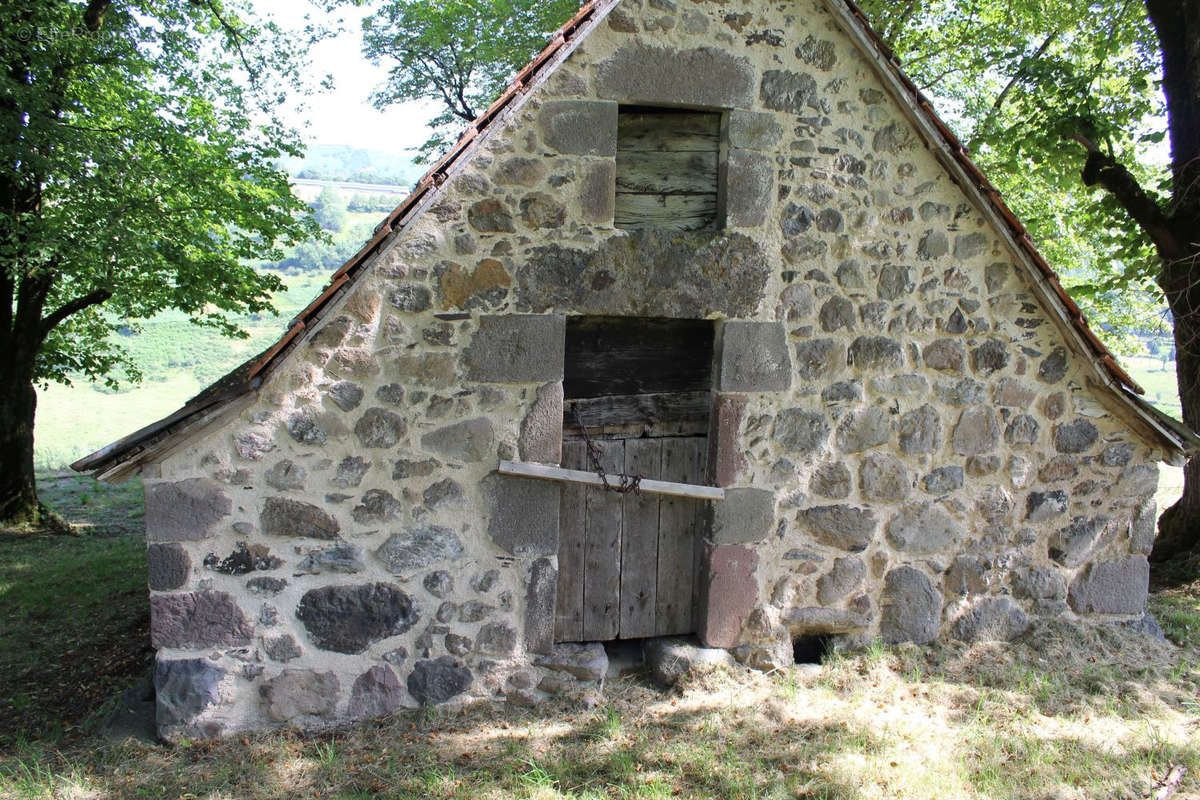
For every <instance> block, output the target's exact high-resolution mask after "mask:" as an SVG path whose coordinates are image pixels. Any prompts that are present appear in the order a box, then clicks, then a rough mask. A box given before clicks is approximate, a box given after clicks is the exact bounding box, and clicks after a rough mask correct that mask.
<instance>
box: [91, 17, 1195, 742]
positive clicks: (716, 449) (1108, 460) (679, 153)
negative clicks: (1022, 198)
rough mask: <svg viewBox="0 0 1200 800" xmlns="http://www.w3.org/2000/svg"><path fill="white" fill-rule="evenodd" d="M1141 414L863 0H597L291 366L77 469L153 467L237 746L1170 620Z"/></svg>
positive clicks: (218, 727) (243, 374)
mask: <svg viewBox="0 0 1200 800" xmlns="http://www.w3.org/2000/svg"><path fill="white" fill-rule="evenodd" d="M1138 391H1139V390H1137V388H1136V386H1135V384H1134V383H1133V381H1132V380H1131V379H1130V378H1129V376H1128V375H1126V374H1125V373H1124V372H1123V371H1122V370H1121V369H1120V367H1119V366H1118V365H1117V363H1116V362H1115V361H1114V359H1113V358H1112V356H1111V355H1110V354H1109V353H1108V352H1107V351H1106V350H1105V348H1104V346H1103V345H1102V344H1101V343H1100V341H1099V340H1098V339H1097V338H1096V337H1095V335H1094V334H1093V333H1092V332H1091V331H1090V330H1089V329H1088V327H1087V325H1086V323H1085V322H1084V320H1083V318H1082V316H1081V315H1080V313H1079V309H1078V307H1077V306H1076V305H1075V304H1074V303H1073V302H1072V301H1071V300H1070V298H1069V297H1068V296H1067V295H1066V293H1065V292H1064V291H1063V289H1062V288H1061V286H1060V284H1059V283H1058V280H1057V278H1056V277H1055V274H1054V272H1053V270H1052V269H1051V268H1050V267H1049V266H1048V265H1047V264H1046V262H1045V261H1044V259H1042V258H1041V256H1039V255H1038V253H1037V251H1036V249H1035V248H1034V246H1033V244H1032V242H1031V240H1030V238H1029V237H1028V236H1027V235H1026V234H1025V232H1024V229H1023V228H1022V227H1021V224H1020V222H1019V221H1018V220H1017V219H1016V218H1015V217H1013V215H1012V213H1011V212H1010V211H1009V210H1008V209H1007V208H1006V207H1005V206H1004V204H1003V202H1002V201H1001V200H1000V198H999V196H998V194H997V193H996V192H995V190H994V189H992V187H991V186H990V185H989V184H988V182H987V180H986V179H985V178H984V176H983V175H982V174H980V173H979V171H978V169H977V168H975V167H974V165H973V164H972V163H971V162H970V160H969V159H968V158H967V157H966V155H965V153H964V151H963V149H962V147H961V145H959V144H958V142H957V141H956V140H955V139H954V137H953V135H952V134H951V133H950V131H949V130H948V129H947V128H946V127H945V126H944V125H943V124H942V123H941V122H940V121H939V120H938V119H937V118H936V116H935V115H934V114H933V112H932V110H931V108H930V105H929V103H928V102H927V101H926V100H925V99H924V98H922V97H921V96H920V94H919V93H918V92H917V90H916V88H915V87H914V86H913V85H912V83H911V82H910V81H908V80H907V79H906V78H905V77H904V75H903V74H902V73H901V72H900V70H899V69H898V67H897V65H896V64H895V62H894V60H893V59H892V57H891V56H890V54H889V52H888V50H887V48H886V47H885V46H884V45H883V44H882V43H881V42H880V41H879V39H878V38H877V37H876V36H875V35H874V34H873V33H872V32H871V30H870V28H869V26H868V25H867V24H866V22H865V20H864V19H863V18H862V16H861V14H860V13H859V12H858V11H857V9H856V8H855V7H854V6H853V5H852V4H851V3H850V2H848V0H780V2H776V3H751V2H749V1H748V0H720V1H718V0H689V1H688V2H682V1H678V2H677V1H676V0H620V1H619V2H615V1H614V0H593V2H590V3H588V4H587V5H585V6H584V7H583V8H582V9H581V10H580V12H579V14H578V15H577V16H576V17H575V18H574V19H573V20H571V21H570V22H569V23H568V24H567V25H566V26H565V27H564V28H563V29H562V30H561V31H560V33H559V35H557V36H556V37H555V39H554V40H553V41H552V43H551V45H550V46H549V47H548V48H547V50H546V51H545V52H543V53H542V54H541V55H540V56H539V57H538V58H537V59H535V61H534V62H533V63H531V64H530V65H529V67H527V68H526V69H525V70H524V71H523V72H522V73H520V74H519V75H518V76H517V77H516V79H515V80H514V82H513V83H512V85H511V86H510V87H509V89H508V91H506V92H505V94H504V95H503V96H502V97H501V98H500V99H499V100H498V101H497V102H496V104H495V105H494V106H493V107H492V108H490V109H489V110H488V111H487V113H486V114H485V115H484V116H483V117H481V118H480V120H479V121H477V123H476V124H475V125H473V126H471V128H469V129H468V131H467V132H466V133H465V134H464V135H463V137H462V139H461V140H460V141H459V143H458V145H457V146H456V147H455V148H454V150H453V151H452V152H451V153H450V154H449V155H448V156H447V157H446V158H445V159H444V160H443V161H442V162H441V163H440V164H438V165H437V166H436V167H435V168H434V169H433V170H431V172H430V173H429V175H427V176H426V178H425V179H424V180H423V181H422V182H421V184H420V185H419V187H418V188H417V190H416V191H415V192H414V194H413V196H412V197H410V198H409V200H408V201H406V203H405V204H404V205H402V206H401V207H400V208H398V209H397V210H396V211H395V212H393V213H392V214H391V215H389V216H388V217H387V219H385V220H384V221H383V222H382V223H381V225H380V226H379V228H378V229H377V232H376V235H375V236H374V238H373V239H372V240H371V241H370V242H368V243H367V244H366V246H365V247H364V248H363V250H362V251H361V252H360V253H359V254H358V255H356V256H355V257H354V258H353V259H352V260H351V261H350V262H349V263H348V264H347V265H346V266H345V267H343V268H342V269H341V270H339V271H338V272H337V273H336V274H335V275H334V276H333V279H332V282H331V284H330V286H329V289H328V290H327V291H326V292H325V293H324V294H322V296H321V297H319V298H318V299H317V300H316V301H315V302H314V303H313V304H312V305H311V306H310V307H309V308H308V309H307V310H305V312H303V313H302V314H301V315H300V317H299V318H297V319H296V320H295V321H294V322H293V324H292V325H291V327H290V329H289V331H288V332H287V334H286V335H285V336H284V337H283V339H282V340H281V341H280V342H279V343H278V344H276V345H275V346H274V347H272V348H271V349H270V350H268V351H267V352H266V353H263V354H262V355H260V356H259V357H257V358H255V359H254V360H252V361H250V362H248V363H247V364H245V365H244V366H243V367H241V368H240V369H238V370H236V371H235V372H234V373H232V374H231V375H229V376H227V377H226V378H225V379H223V380H222V381H220V382H219V383H217V384H216V385H215V386H213V387H212V388H210V389H209V390H207V391H206V392H204V393H203V394H201V395H200V396H198V397H197V398H195V399H194V400H192V401H191V402H190V403H189V404H188V405H187V406H186V407H185V408H183V409H182V410H181V411H179V412H177V413H176V414H174V415H172V416H171V417H168V418H167V419H165V420H162V421H160V422H158V423H155V424H153V425H150V426H149V427H147V428H145V429H143V430H142V431H139V432H138V433H135V434H133V435H131V436H130V437H128V438H126V439H124V440H121V441H119V442H116V443H114V444H113V445H111V446H109V447H108V448H105V450H103V451H101V452H99V453H96V454H94V455H92V456H89V457H87V458H85V459H83V460H82V461H80V462H79V463H78V464H77V465H76V468H77V469H80V470H87V471H91V472H94V473H95V474H97V475H98V476H99V477H100V478H102V479H106V480H120V479H123V478H125V477H128V476H131V475H133V474H139V473H140V474H141V475H142V477H143V479H144V481H145V492H146V528H147V537H148V539H149V555H150V560H149V563H150V577H149V581H150V590H151V608H152V621H151V628H152V631H151V633H152V638H153V644H154V646H155V647H156V648H157V650H158V661H157V669H156V684H157V688H158V714H159V725H160V730H161V731H162V733H163V734H164V735H165V736H168V737H170V736H180V735H187V736H196V735H219V734H226V733H230V732H233V731H237V730H242V729H248V728H257V727H262V726H267V725H273V724H290V725H297V726H304V727H317V726H323V725H329V724H332V723H334V722H337V721H341V720H345V719H349V718H359V717H367V716H372V715H378V714H383V713H386V712H389V711H392V710H394V709H396V708H398V707H401V706H412V705H418V704H422V703H444V702H462V701H465V700H468V699H472V698H497V699H499V698H505V699H507V700H508V701H509V702H514V703H523V704H528V703H534V702H537V701H538V700H540V699H541V698H543V697H545V696H546V695H548V694H556V693H563V692H571V691H577V690H578V689H579V687H580V686H581V685H583V684H585V683H586V681H588V680H590V679H594V678H596V677H597V673H598V671H599V669H600V668H601V667H602V666H603V662H602V660H603V648H602V647H601V646H600V645H598V644H595V643H597V642H606V641H612V640H617V639H646V638H651V637H659V636H666V635H676V634H679V635H686V634H695V635H696V636H697V637H698V638H699V639H700V640H701V641H702V642H703V643H705V644H707V645H710V646H713V647H718V648H726V649H729V650H731V651H732V652H733V654H734V655H735V656H736V657H737V658H738V659H740V660H742V661H744V662H746V663H749V664H751V665H755V666H770V665H777V664H781V663H787V662H790V661H791V659H792V655H793V646H794V645H796V644H800V645H804V646H807V645H808V644H811V643H812V641H813V637H839V638H840V639H841V640H843V641H847V642H851V643H853V642H865V641H869V640H871V639H873V638H875V637H880V638H882V639H883V640H884V641H887V642H904V641H913V642H929V641H931V640H933V639H935V638H936V637H939V636H950V637H957V638H961V639H965V640H976V639H980V638H998V639H1007V638H1012V637H1014V636H1017V635H1019V634H1020V633H1022V632H1023V631H1024V630H1025V629H1026V628H1027V627H1028V626H1029V624H1030V621H1031V619H1032V618H1034V617H1049V616H1061V617H1067V618H1076V617H1078V618H1085V617H1095V618H1102V619H1112V620H1129V621H1136V620H1140V619H1141V617H1142V615H1143V613H1144V605H1145V598H1146V587H1147V575H1148V566H1147V560H1146V555H1147V553H1149V551H1150V548H1151V543H1152V540H1153V538H1154V535H1155V518H1156V509H1155V504H1154V501H1153V499H1152V496H1153V494H1154V491H1155V487H1156V484H1157V476H1158V472H1157V463H1156V462H1158V461H1160V460H1168V461H1176V462H1177V461H1179V460H1180V459H1181V458H1182V457H1183V456H1184V454H1185V453H1186V452H1188V450H1189V449H1190V448H1192V447H1193V446H1194V444H1195V436H1194V435H1193V434H1192V433H1190V432H1189V431H1186V430H1184V429H1182V428H1181V427H1180V426H1179V425H1178V424H1176V423H1174V422H1172V421H1171V420H1169V419H1168V418H1165V417H1163V416H1162V415H1161V414H1159V413H1157V412H1155V411H1154V410H1153V409H1152V408H1151V407H1150V406H1149V405H1147V404H1146V403H1145V402H1143V401H1142V400H1141V399H1139V397H1138ZM589 442H590V445H589ZM502 462H504V464H503V466H504V469H501V466H502ZM508 462H514V463H508ZM596 462H599V465H597V463H596ZM536 464H540V465H543V467H541V468H540V471H541V472H543V473H546V477H542V478H536V477H529V476H527V475H525V474H520V473H521V472H522V470H524V471H525V472H530V471H537V470H535V469H534V468H531V467H529V466H528V465H536ZM597 466H599V467H600V468H602V469H603V471H604V473H605V474H606V475H607V476H608V478H607V480H608V481H609V482H610V483H611V484H612V485H613V486H614V487H615V486H618V485H619V484H621V483H622V481H624V482H625V483H628V482H629V481H628V479H622V478H621V477H620V475H621V474H622V473H628V474H630V475H637V476H640V477H641V478H642V479H644V480H643V484H642V491H640V492H631V493H625V494H620V493H616V492H607V491H605V490H604V489H602V488H596V487H595V486H588V485H587V484H586V483H581V482H579V481H581V480H584V479H585V478H587V477H589V476H595V475H596V473H597ZM572 470H573V471H572ZM513 472H516V473H518V474H512V473H513ZM564 478H565V479H564ZM593 480H598V478H594V477H593ZM652 480H658V481H663V482H665V483H666V484H669V485H668V486H667V487H666V490H665V491H666V493H663V491H664V489H663V485H662V484H651V483H650V481H652ZM652 488H653V491H652V490H651V489H652ZM707 498H713V499H707Z"/></svg>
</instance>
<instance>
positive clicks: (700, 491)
mask: <svg viewBox="0 0 1200 800" xmlns="http://www.w3.org/2000/svg"><path fill="white" fill-rule="evenodd" d="M496 471H497V472H499V473H501V474H502V475H517V476H520V477H524V478H537V479H539V480H546V481H565V482H568V483H585V484H588V485H589V486H601V485H603V482H602V481H601V480H600V476H599V475H597V474H596V473H594V472H585V471H583V470H578V469H565V468H563V467H553V466H549V465H547V464H527V463H525V462H523V461H501V462H500V466H499V467H498V468H497V470H496ZM619 480H620V476H619V475H612V476H610V477H609V483H615V482H617V481H619ZM641 490H642V492H643V493H645V494H662V495H669V496H672V497H690V498H692V499H695V500H724V499H725V490H724V489H722V488H720V487H718V486H702V485H699V484H693V483H675V482H672V481H660V480H651V479H649V478H647V479H644V480H643V481H642V483H641Z"/></svg>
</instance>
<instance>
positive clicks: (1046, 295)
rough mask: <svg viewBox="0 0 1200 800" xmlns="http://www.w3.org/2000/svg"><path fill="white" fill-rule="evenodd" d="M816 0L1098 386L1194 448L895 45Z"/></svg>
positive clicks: (839, 7) (832, 3)
mask: <svg viewBox="0 0 1200 800" xmlns="http://www.w3.org/2000/svg"><path fill="white" fill-rule="evenodd" d="M823 2H824V4H825V6H826V7H827V8H828V9H829V11H830V12H831V13H832V15H833V17H834V19H835V20H836V21H837V22H838V23H839V27H840V28H841V29H842V31H843V32H844V33H846V34H847V35H848V36H850V38H851V39H852V40H854V41H856V42H857V44H858V45H859V47H860V49H861V50H862V51H863V53H864V54H866V55H867V56H869V57H870V60H871V62H872V63H873V64H874V65H875V67H876V71H877V73H878V74H879V77H880V78H881V79H882V80H883V81H884V83H885V84H886V85H889V86H890V88H891V89H892V91H893V94H894V96H895V97H896V99H897V100H898V101H900V105H901V107H902V108H905V109H907V110H908V111H909V113H910V116H911V119H912V121H913V122H914V123H915V125H916V127H917V129H918V130H919V131H920V132H921V133H922V134H923V135H924V137H925V138H926V140H927V141H929V142H930V143H931V144H932V145H933V149H934V154H935V156H938V157H939V160H940V161H941V162H942V164H943V166H945V167H946V168H947V169H948V170H949V171H950V173H951V175H952V176H956V178H957V182H958V184H959V187H960V188H961V189H962V190H963V191H964V192H966V193H967V195H968V196H970V197H972V199H974V200H975V201H976V202H977V204H978V205H979V206H980V208H982V209H983V210H984V212H985V214H987V215H988V216H989V217H991V221H992V222H993V224H994V225H995V227H996V228H997V230H999V231H1000V232H1001V233H1003V234H1005V235H1006V238H1007V240H1008V242H1007V244H1008V246H1009V248H1010V249H1011V250H1012V253H1013V255H1014V256H1015V257H1016V260H1017V261H1018V263H1020V264H1021V265H1022V266H1024V267H1025V269H1026V271H1027V272H1028V274H1029V277H1030V278H1031V280H1032V282H1033V286H1034V289H1035V292H1036V293H1037V294H1038V295H1039V296H1040V297H1041V299H1042V300H1043V301H1044V305H1046V306H1047V307H1048V308H1050V309H1052V310H1054V311H1055V312H1057V314H1058V315H1059V319H1058V320H1056V322H1057V323H1058V325H1059V327H1060V328H1061V329H1062V330H1063V332H1064V333H1065V334H1066V335H1067V336H1068V337H1070V338H1072V339H1073V340H1074V343H1075V344H1076V346H1077V348H1078V349H1079V352H1081V353H1082V354H1083V355H1084V357H1085V358H1086V359H1087V360H1088V362H1089V363H1090V364H1091V365H1092V367H1093V369H1094V371H1095V373H1096V378H1097V383H1098V384H1099V388H1101V389H1104V390H1107V391H1108V393H1109V394H1110V395H1111V396H1112V397H1114V398H1115V399H1116V400H1117V401H1118V402H1119V405H1120V406H1121V407H1123V408H1124V409H1126V410H1127V411H1129V412H1131V413H1132V414H1133V415H1134V416H1135V417H1136V418H1137V419H1138V420H1140V421H1141V422H1142V424H1143V425H1145V426H1146V427H1147V428H1149V430H1150V431H1152V432H1153V433H1155V434H1157V436H1158V437H1159V438H1160V439H1161V440H1162V442H1163V444H1164V445H1166V446H1167V448H1168V451H1169V455H1171V456H1174V457H1175V459H1176V460H1178V459H1180V458H1182V457H1183V456H1185V455H1189V454H1191V453H1193V452H1197V451H1200V436H1198V435H1197V434H1196V432H1195V431H1193V430H1191V429H1190V428H1189V427H1187V426H1186V425H1184V424H1182V423H1180V422H1179V421H1178V420H1175V419H1172V418H1171V417H1169V416H1167V415H1166V414H1164V413H1163V412H1161V411H1159V410H1158V409H1157V408H1155V407H1154V406H1152V405H1151V404H1150V403H1148V402H1147V401H1146V400H1144V399H1143V398H1142V397H1141V395H1144V394H1145V393H1146V391H1145V389H1143V388H1142V387H1141V386H1140V385H1139V384H1138V383H1137V381H1135V380H1134V379H1133V377H1132V376H1130V374H1129V373H1128V372H1126V371H1125V369H1124V368H1122V367H1121V365H1120V364H1119V363H1117V359H1116V356H1114V355H1113V354H1112V351H1110V350H1109V349H1108V348H1107V347H1106V346H1105V345H1104V342H1102V341H1101V340H1100V337H1098V336H1097V335H1096V333H1095V331H1093V330H1092V329H1091V326H1090V325H1089V324H1088V321H1087V318H1086V317H1085V316H1084V314H1083V311H1082V310H1081V309H1080V308H1079V306H1078V305H1077V304H1076V303H1075V301H1074V300H1073V299H1072V298H1071V296H1070V295H1069V294H1068V293H1067V290H1066V289H1065V288H1064V287H1063V285H1062V283H1061V281H1060V280H1059V278H1058V273H1057V272H1055V270H1054V268H1053V267H1051V266H1050V263H1049V262H1048V261H1046V259H1045V257H1044V256H1043V255H1042V254H1041V253H1040V252H1039V251H1038V249H1037V246H1036V245H1035V244H1034V242H1033V237H1032V236H1030V235H1029V231H1028V230H1027V229H1026V228H1025V226H1024V225H1023V224H1022V223H1021V221H1020V219H1018V218H1017V216H1016V214H1014V213H1013V211H1012V209H1010V208H1009V207H1008V204H1007V203H1005V202H1004V198H1003V196H1002V195H1001V193H1000V191H999V190H998V189H996V187H995V186H993V185H992V183H991V181H989V180H988V179H987V176H986V175H984V174H983V171H982V170H981V169H980V168H979V166H978V165H976V164H975V162H974V161H972V160H971V157H970V155H969V154H968V153H967V149H966V147H965V146H964V145H963V143H962V142H961V141H959V139H958V137H957V136H955V134H954V132H953V131H952V130H950V127H949V126H948V125H946V123H945V122H944V121H943V120H942V118H941V117H940V116H938V113H937V111H936V110H935V109H934V106H933V103H932V102H931V101H930V100H929V98H928V97H926V96H925V94H924V93H923V92H922V91H921V90H920V88H919V87H918V86H917V85H916V84H915V83H913V81H912V79H911V78H909V77H908V75H906V74H905V73H904V70H903V68H902V66H901V63H900V59H899V58H898V57H897V56H896V54H895V51H893V50H892V48H891V47H890V46H889V45H888V44H887V42H885V41H884V40H883V38H882V37H881V36H880V35H879V33H878V32H877V31H876V30H875V29H874V27H873V26H872V25H871V23H870V20H868V19H867V15H866V14H865V13H864V12H863V10H862V9H861V8H860V7H859V6H858V4H857V3H856V2H855V0H823Z"/></svg>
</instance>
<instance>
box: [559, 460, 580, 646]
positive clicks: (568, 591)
mask: <svg viewBox="0 0 1200 800" xmlns="http://www.w3.org/2000/svg"><path fill="white" fill-rule="evenodd" d="M586 463H587V457H586V448H585V446H584V443H583V442H563V453H562V465H563V466H564V467H566V468H568V469H580V470H582V469H585V468H586ZM586 494H587V487H585V486H584V485H583V484H580V483H564V484H563V486H562V500H561V502H560V503H559V528H558V600H557V605H556V608H555V614H554V638H555V641H559V642H581V641H583V546H584V529H585V524H586V511H587V506H586V501H585V497H586Z"/></svg>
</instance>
